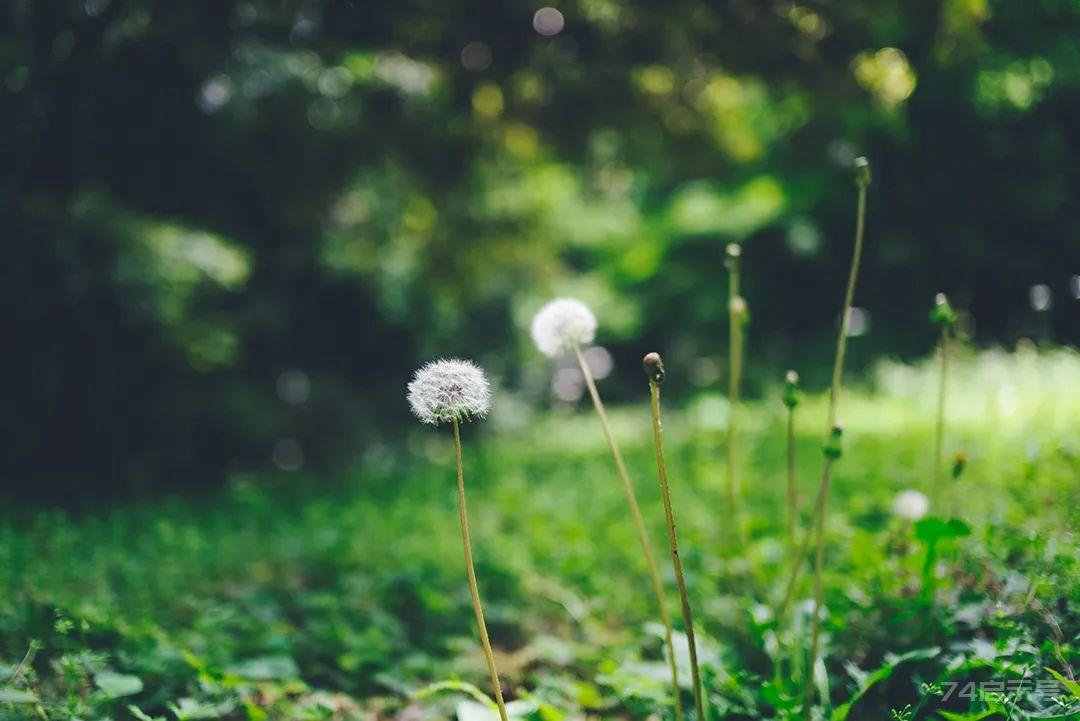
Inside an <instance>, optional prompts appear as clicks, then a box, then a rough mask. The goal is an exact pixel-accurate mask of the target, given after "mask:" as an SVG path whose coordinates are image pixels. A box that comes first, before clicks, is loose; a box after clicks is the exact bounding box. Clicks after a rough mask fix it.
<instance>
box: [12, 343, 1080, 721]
mask: <svg viewBox="0 0 1080 721" xmlns="http://www.w3.org/2000/svg"><path fill="white" fill-rule="evenodd" d="M628 372H629V371H628ZM635 372H636V371H635ZM669 372H670V373H671V377H670V380H669V383H671V384H676V383H679V382H681V381H680V379H679V376H678V369H669ZM950 372H951V373H952V375H951V378H950V390H949V401H948V410H947V415H948V423H947V429H946V434H945V442H944V451H945V453H944V456H945V457H943V458H942V460H941V462H942V463H943V464H946V465H947V466H948V468H947V472H946V473H945V475H944V478H945V481H944V484H943V487H942V489H941V494H940V499H939V500H938V503H937V507H931V508H930V512H929V515H928V516H927V518H926V519H924V520H922V521H919V522H916V523H912V522H911V521H908V520H905V519H903V518H899V517H897V515H896V514H895V513H894V511H893V504H894V502H895V499H896V497H897V494H898V493H900V492H902V491H905V490H910V489H916V490H922V491H924V492H926V493H927V494H929V493H930V489H929V485H930V480H931V477H932V467H933V463H934V458H933V436H934V427H935V426H934V422H935V417H936V416H935V409H936V395H935V389H936V377H937V376H936V365H935V364H934V363H933V362H932V361H930V360H927V361H926V362H924V363H922V364H919V365H904V364H901V363H898V362H890V361H881V362H879V363H878V364H877V365H876V367H875V368H874V369H873V370H872V372H869V373H867V374H866V376H865V377H864V379H863V380H862V381H857V382H854V383H852V384H851V385H849V387H847V388H846V389H845V391H844V393H843V395H842V396H841V398H840V401H839V404H840V412H839V416H840V418H841V419H842V420H843V422H844V427H845V434H844V454H843V457H842V458H841V459H840V460H839V461H837V463H836V464H835V466H834V473H833V488H832V493H831V495H830V499H829V504H828V507H827V519H828V523H827V535H826V545H825V565H824V568H825V574H824V577H823V602H824V616H823V624H822V643H821V648H822V655H823V662H822V663H819V664H818V665H817V666H816V668H814V669H809V670H808V668H807V666H808V663H807V660H806V658H805V655H806V648H807V645H808V639H807V634H808V628H809V620H810V613H811V611H810V604H809V602H808V601H807V599H809V597H810V573H803V574H802V577H801V580H800V581H799V585H798V586H797V588H796V593H795V601H794V603H793V604H792V608H791V609H790V611H789V612H788V613H786V614H784V615H783V616H781V617H778V616H777V615H776V610H777V607H778V605H779V603H780V600H781V597H782V596H783V591H784V585H785V582H786V579H787V578H788V574H789V572H790V568H791V564H792V563H793V561H795V560H803V561H805V560H806V559H793V558H792V552H791V550H790V549H789V547H788V545H787V541H786V535H785V534H786V530H785V528H786V526H785V523H786V515H785V514H786V510H785V503H786V490H785V489H786V486H785V484H786V465H785V463H786V462H785V443H786V435H785V434H786V430H785V429H786V426H785V422H786V421H785V412H786V410H785V408H784V406H783V404H782V403H781V401H780V387H779V385H777V387H776V388H774V389H771V390H769V391H767V392H766V393H765V395H764V397H763V398H762V399H760V400H755V401H752V402H750V403H747V404H746V405H744V406H742V407H740V408H738V409H736V412H737V413H738V414H739V429H740V430H739V433H738V438H737V448H738V456H739V459H740V474H739V475H740V485H741V488H742V498H743V501H744V506H745V518H744V521H745V524H746V536H747V540H746V542H745V543H743V542H741V541H740V540H739V533H738V532H737V530H736V529H735V522H734V521H733V518H732V513H731V509H730V508H728V507H727V506H726V503H725V494H724V491H723V483H724V478H723V468H724V451H725V447H724V444H725V439H726V429H727V424H728V422H729V419H730V412H731V409H730V408H729V407H728V405H727V403H726V401H725V400H724V398H723V396H722V395H720V394H712V393H706V394H704V395H700V396H698V397H697V398H696V400H694V401H693V402H692V403H691V404H690V405H689V406H687V407H685V408H683V409H680V410H678V411H673V412H671V413H670V414H668V416H667V417H666V419H665V425H664V432H665V441H666V450H667V457H668V470H669V474H670V479H671V492H672V496H673V502H674V506H675V511H676V516H677V520H678V532H679V540H680V547H681V551H682V558H683V564H684V567H685V571H686V580H687V584H688V590H689V595H690V600H691V602H692V604H693V605H694V613H695V626H696V627H697V631H698V646H699V650H700V657H701V664H702V673H703V677H704V685H705V690H706V692H707V699H708V706H709V708H710V709H711V711H710V713H711V715H712V717H713V718H718V719H720V718H722V719H758V718H761V719H774V718H776V719H782V718H801V717H802V711H801V699H802V691H803V686H804V683H805V681H806V679H807V674H808V673H812V677H811V678H812V682H813V683H814V684H815V686H816V688H817V689H818V691H819V693H820V694H821V698H822V699H823V704H822V709H823V710H822V712H821V713H822V714H823V715H824V717H825V718H829V719H834V720H836V721H839V719H844V718H850V719H896V720H901V721H913V720H914V719H946V720H947V721H958V720H960V719H966V720H968V721H974V720H976V719H991V718H992V719H998V718H1001V719H1004V718H1010V719H1036V718H1040V719H1041V718H1059V719H1075V718H1077V704H1078V699H1080V688H1078V687H1077V686H1076V684H1075V683H1073V682H1071V681H1070V679H1072V678H1075V677H1074V676H1073V673H1074V670H1075V667H1076V665H1077V662H1078V660H1080V656H1078V653H1077V634H1078V632H1080V560H1078V554H1077V548H1078V539H1077V532H1078V529H1080V512H1078V510H1077V501H1078V500H1080V403H1077V402H1076V396H1075V393H1076V389H1077V388H1080V355H1078V354H1077V352H1076V351H1074V350H1065V349H1061V350H1047V351H1040V350H1036V349H1035V348H1034V347H1033V346H1030V345H1029V346H1023V347H1021V348H1019V349H1018V350H1017V351H1016V352H1004V351H984V352H981V353H974V352H964V353H961V354H960V355H959V357H958V358H957V359H956V360H955V362H954V363H953V365H952V368H951V369H950ZM642 386H643V387H642V402H641V403H640V404H634V405H632V406H623V407H619V408H615V409H613V410H612V413H611V415H612V423H613V427H614V430H615V435H616V437H617V438H618V440H619V442H620V443H621V445H622V449H623V452H624V454H625V456H626V459H627V464H628V467H629V469H630V473H631V477H632V479H633V483H634V486H635V488H636V490H637V493H638V496H639V499H640V501H641V504H642V510H643V513H644V515H645V518H646V521H647V523H648V525H649V532H650V535H651V537H652V539H653V543H654V546H655V547H656V548H657V550H658V556H659V558H660V560H661V561H663V563H661V568H662V569H663V571H664V574H665V583H666V592H667V595H668V607H669V609H671V610H672V611H673V616H674V618H675V624H676V629H677V631H678V630H679V629H681V621H680V620H679V616H678V613H677V609H678V597H677V595H676V591H675V585H674V579H673V577H672V576H671V570H670V569H671V565H670V562H669V559H668V558H667V555H666V542H665V535H664V533H665V532H664V516H663V510H662V507H661V503H660V494H659V490H658V486H657V481H656V467H655V461H654V457H653V448H652V438H651V428H650V420H649V414H648V406H647V396H646V389H645V384H644V379H643V382H642ZM602 391H603V383H601V392H602ZM826 402H827V399H826V398H825V397H824V395H821V394H818V393H815V392H813V390H812V389H811V391H809V392H808V393H807V394H806V396H805V397H804V398H803V402H802V403H801V404H800V405H799V406H798V408H797V410H796V412H797V417H796V431H797V433H796V437H797V448H796V450H797V479H798V488H799V496H800V501H801V503H800V518H799V529H800V535H801V533H802V529H804V528H805V525H806V519H807V517H808V513H809V506H810V503H811V501H812V496H813V494H814V493H815V491H816V488H817V484H818V481H819V478H820V475H821V471H822V464H823V457H822V451H821V447H822V438H823V432H824V430H825V428H824V426H825V414H826ZM588 410H589V409H587V408H586V407H585V406H581V407H579V408H577V409H573V410H570V409H567V410H562V411H552V412H544V413H539V412H534V411H529V410H528V408H527V407H525V406H523V405H522V404H520V403H518V402H516V401H515V400H514V398H513V397H512V396H510V395H509V394H503V395H497V396H496V400H495V409H494V411H493V415H492V417H491V418H490V419H489V420H487V421H485V422H484V423H476V424H466V425H464V426H463V427H462V434H463V442H464V457H465V473H466V479H467V486H468V493H469V511H470V519H471V525H472V542H473V548H474V554H475V561H476V567H477V575H478V578H479V581H480V588H481V595H482V597H483V599H484V604H485V610H486V614H487V621H488V627H489V631H490V633H491V637H492V643H493V645H494V648H495V653H496V659H497V662H498V666H499V672H500V675H501V676H502V678H503V683H504V688H505V691H506V695H507V701H508V702H509V704H510V709H509V710H510V712H511V715H512V716H513V717H515V718H523V719H533V720H542V721H558V720H559V719H582V718H597V719H599V718H625V719H630V718H641V719H645V718H661V719H668V718H671V716H670V713H671V712H670V708H671V689H670V686H669V684H668V677H667V676H666V669H667V667H666V664H665V662H664V657H663V653H664V649H663V643H662V640H663V630H662V627H661V626H660V624H659V623H658V618H657V616H656V611H655V601H654V599H653V597H652V595H651V590H650V587H649V585H648V578H647V576H646V570H645V566H644V563H643V561H642V557H641V554H640V551H639V548H638V545H637V542H636V538H635V536H634V529H633V525H632V522H631V519H630V516H629V514H628V513H627V512H626V500H625V497H624V496H623V493H622V489H621V488H620V486H619V482H618V479H617V477H616V475H615V469H614V466H613V464H612V461H611V457H610V455H609V452H608V449H607V446H606V445H605V443H604V441H603V438H602V436H601V433H600V428H599V425H598V423H597V421H596V418H595V416H594V415H593V414H592V413H591V412H587V411H588ZM961 450H962V451H963V452H964V453H965V454H966V463H965V464H964V467H963V468H962V469H956V470H958V471H959V475H958V476H956V477H954V474H953V473H952V472H951V471H953V470H954V469H953V467H952V466H953V461H952V460H951V459H952V458H953V455H954V454H955V453H956V452H957V451H961ZM361 458H362V460H361V462H360V463H359V464H358V465H357V466H356V467H355V469H354V470H352V471H350V472H348V473H342V474H340V475H339V477H334V478H326V477H320V476H318V475H316V474H307V475H304V474H281V475H274V476H270V477H256V476H246V475H236V476H235V477H233V478H232V479H231V481H230V483H229V485H228V488H227V489H225V490H222V491H214V492H209V493H206V494H204V495H201V496H198V495H192V494H188V495H186V496H184V497H183V498H182V499H176V500H155V501H146V502H127V503H124V504H119V505H117V504H114V505H110V506H108V507H107V510H98V511H94V510H89V511H83V512H80V513H67V512H62V511H58V510H45V509H42V510H38V511H28V510H26V509H20V510H19V511H18V512H17V513H15V512H13V511H12V509H6V510H7V511H8V513H7V515H6V516H3V518H2V520H0V587H2V589H3V590H2V592H0V641H2V643H3V646H2V647H0V717H3V718H13V719H14V718H39V719H85V720H87V721H89V720H91V719H106V718H115V719H127V718H137V719H144V720H145V719H147V718H153V719H158V718H163V719H169V720H170V721H171V720H173V719H176V720H177V721H184V720H185V719H248V720H249V721H260V720H263V719H352V718H357V719H399V720H402V721H405V720H418V719H437V718H447V717H448V716H451V715H455V714H456V717H457V718H458V719H460V720H461V721H475V720H483V719H492V718H497V717H496V716H495V714H494V711H493V710H492V706H491V701H490V699H488V698H487V696H486V695H485V691H484V689H488V687H489V684H488V683H487V676H486V669H485V665H484V659H483V656H482V654H481V650H480V646H479V644H478V643H477V641H476V637H475V629H474V626H473V623H472V620H473V619H472V613H471V610H470V601H469V595H468V590H467V587H466V584H465V574H464V572H463V571H464V569H463V564H462V557H461V538H460V535H459V530H458V517H457V499H456V495H455V486H454V470H453V441H452V436H451V434H450V432H449V431H448V430H447V429H446V428H445V427H444V428H440V429H435V430H432V429H419V428H418V429H417V430H416V432H415V433H413V434H412V435H410V436H409V437H408V440H407V442H404V443H402V444H398V445H374V446H371V447H367V448H364V449H363V450H362V453H361ZM661 551H663V553H660V552H661ZM675 647H676V659H677V661H679V665H680V678H681V681H682V683H683V685H684V688H683V696H684V698H683V705H684V707H685V708H687V709H688V710H692V708H693V704H692V702H691V697H690V687H689V683H690V674H689V671H688V668H687V665H686V664H687V659H686V653H685V652H686V648H685V639H684V637H682V636H681V634H678V635H677V637H676V643H675ZM1059 679H1060V680H1059ZM691 715H692V713H691Z"/></svg>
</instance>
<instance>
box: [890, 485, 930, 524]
mask: <svg viewBox="0 0 1080 721" xmlns="http://www.w3.org/2000/svg"><path fill="white" fill-rule="evenodd" d="M929 510H930V501H929V499H927V497H926V496H924V495H923V494H921V493H919V492H918V491H904V492H903V493H901V494H900V495H898V496H897V497H896V500H895V501H894V502H893V513H895V514H896V515H897V516H899V517H900V518H903V519H904V520H907V521H917V520H919V519H920V518H922V517H923V516H925V515H926V512H927V511H929Z"/></svg>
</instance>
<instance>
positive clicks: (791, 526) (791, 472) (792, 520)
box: [787, 408, 799, 558]
mask: <svg viewBox="0 0 1080 721" xmlns="http://www.w3.org/2000/svg"><path fill="white" fill-rule="evenodd" d="M787 499H788V514H787V536H788V553H789V554H791V555H792V557H793V558H794V554H795V548H796V546H795V524H796V515H797V514H798V512H799V491H798V488H797V487H796V485H795V409H794V408H788V417H787Z"/></svg>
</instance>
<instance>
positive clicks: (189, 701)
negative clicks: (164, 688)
mask: <svg viewBox="0 0 1080 721" xmlns="http://www.w3.org/2000/svg"><path fill="white" fill-rule="evenodd" d="M166 705H167V706H168V707H169V710H170V711H172V712H173V715H174V716H176V718H177V719H179V721H194V720H195V719H217V718H221V717H222V716H225V715H226V714H228V713H230V712H231V711H232V710H233V706H234V704H233V703H232V702H231V701H227V700H226V701H222V702H221V703H219V704H212V703H199V702H198V701H196V700H195V699H193V698H182V699H180V700H179V701H178V702H177V703H170V704H166Z"/></svg>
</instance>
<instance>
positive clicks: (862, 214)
mask: <svg viewBox="0 0 1080 721" xmlns="http://www.w3.org/2000/svg"><path fill="white" fill-rule="evenodd" d="M868 186H869V179H868V178H867V179H866V180H865V181H860V182H858V188H859V199H858V204H857V206H856V210H855V249H854V251H853V253H852V256H851V269H850V271H849V272H848V283H847V290H846V291H845V292H844V306H843V309H842V311H841V315H840V335H839V338H838V339H837V341H836V359H835V361H834V363H833V375H832V386H831V387H830V388H829V422H828V424H827V425H826V427H825V433H826V435H827V434H829V433H831V432H832V429H833V427H834V426H835V425H836V407H837V404H838V403H839V401H840V388H841V385H840V381H841V379H842V377H843V373H844V354H845V352H846V350H847V335H848V324H849V322H850V316H851V305H852V302H853V301H854V299H855V283H856V282H857V281H858V278H859V264H860V262H861V260H862V248H863V235H864V232H865V230H866V190H867V187H868ZM831 470H832V459H831V458H829V459H827V460H826V461H825V472H824V474H823V475H822V478H821V487H820V488H819V489H818V497H819V506H820V508H819V511H818V521H817V522H818V528H817V533H818V553H817V558H816V564H815V567H814V616H813V619H812V624H813V632H812V634H811V637H810V668H809V669H808V671H807V679H808V680H807V684H806V703H805V707H804V708H805V710H804V713H805V715H806V718H808V719H809V718H810V701H811V698H812V696H813V677H814V661H815V659H816V658H817V652H818V643H819V641H820V634H821V561H822V556H823V547H824V542H825V505H826V502H827V500H828V495H829V473H830V471H831Z"/></svg>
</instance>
